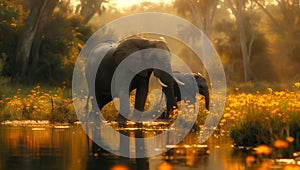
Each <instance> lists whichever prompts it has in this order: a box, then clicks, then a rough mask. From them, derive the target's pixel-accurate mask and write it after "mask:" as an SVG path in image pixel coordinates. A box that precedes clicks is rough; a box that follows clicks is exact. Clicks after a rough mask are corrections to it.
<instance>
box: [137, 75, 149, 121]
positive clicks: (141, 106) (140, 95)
mask: <svg viewBox="0 0 300 170" xmlns="http://www.w3.org/2000/svg"><path fill="white" fill-rule="evenodd" d="M148 80H149V79H145V78H142V80H141V81H139V83H140V84H139V86H138V87H137V89H136V94H135V105H134V108H135V109H136V110H137V112H143V111H144V110H145V104H146V100H147V95H148V87H149V85H148V83H149V81H148ZM133 114H134V119H135V121H138V122H139V121H141V117H142V115H141V113H136V112H134V113H133Z"/></svg>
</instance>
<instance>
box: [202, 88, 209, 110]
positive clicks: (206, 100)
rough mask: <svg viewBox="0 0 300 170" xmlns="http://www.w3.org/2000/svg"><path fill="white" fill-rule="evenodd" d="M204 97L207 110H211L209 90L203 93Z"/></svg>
mask: <svg viewBox="0 0 300 170" xmlns="http://www.w3.org/2000/svg"><path fill="white" fill-rule="evenodd" d="M203 96H204V97H205V108H206V109H207V110H209V92H208V90H207V91H205V92H204V93H203Z"/></svg>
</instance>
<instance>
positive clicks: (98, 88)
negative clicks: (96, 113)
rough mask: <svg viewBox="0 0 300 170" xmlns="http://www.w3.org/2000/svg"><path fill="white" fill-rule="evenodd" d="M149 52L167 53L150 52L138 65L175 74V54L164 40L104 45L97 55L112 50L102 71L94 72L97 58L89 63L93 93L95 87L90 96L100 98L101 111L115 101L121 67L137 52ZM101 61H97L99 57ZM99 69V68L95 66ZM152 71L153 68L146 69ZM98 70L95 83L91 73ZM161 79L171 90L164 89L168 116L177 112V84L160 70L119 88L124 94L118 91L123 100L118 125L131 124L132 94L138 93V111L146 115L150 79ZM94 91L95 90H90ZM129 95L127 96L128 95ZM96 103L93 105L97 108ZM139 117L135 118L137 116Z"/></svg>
mask: <svg viewBox="0 0 300 170" xmlns="http://www.w3.org/2000/svg"><path fill="white" fill-rule="evenodd" d="M149 48H157V49H162V50H166V51H167V53H156V52H147V53H142V55H145V56H141V57H143V59H142V60H141V61H138V60H137V61H136V62H137V63H135V64H140V65H142V64H143V63H145V62H147V63H149V62H150V63H152V64H153V66H159V65H162V66H163V68H164V69H165V70H166V71H167V72H169V73H171V72H172V69H171V63H170V60H171V54H170V53H169V52H168V51H169V49H168V47H167V44H166V43H165V42H164V41H162V40H153V39H144V38H130V39H126V40H124V41H121V42H119V43H118V44H114V43H103V44H101V46H100V47H98V49H96V52H95V53H94V54H93V55H97V53H101V52H103V51H105V50H108V49H109V51H108V53H107V54H106V55H105V56H104V58H103V60H102V62H101V63H100V65H99V67H98V68H93V66H94V65H96V66H97V64H94V63H95V62H97V61H95V58H94V59H93V58H91V59H89V61H88V62H87V69H86V77H87V81H88V86H89V89H91V88H92V87H93V84H92V83H95V84H94V85H95V86H94V88H95V94H90V95H91V96H96V103H97V105H98V107H99V109H100V110H101V109H102V108H103V107H104V106H105V105H106V104H107V103H109V102H110V101H112V95H111V91H112V90H114V89H111V87H112V86H111V84H112V82H113V81H112V78H113V75H114V72H115V70H116V68H117V67H118V66H119V64H120V63H121V62H122V61H123V60H124V59H125V58H126V57H128V56H129V55H131V54H133V53H134V52H137V51H140V50H143V49H149ZM145 57H146V58H148V61H144V60H145ZM96 58H97V57H96ZM94 67H95V66H94ZM146 68H149V67H146ZM95 69H97V73H96V79H95V82H92V81H91V79H90V78H91V77H93V76H91V73H93V72H94V71H95ZM126 71H128V72H130V71H131V68H130V67H128V69H127V70H126ZM152 73H153V74H154V76H156V77H158V78H159V79H160V80H161V81H162V82H163V83H164V84H166V85H167V87H166V88H165V89H164V92H165V94H166V96H167V113H169V112H170V111H171V110H172V109H174V107H175V108H177V104H176V99H175V95H174V81H173V78H172V77H171V76H170V75H169V74H167V73H166V72H164V71H161V70H159V69H153V68H150V69H147V70H143V71H141V72H140V73H139V74H137V75H136V76H135V77H134V78H133V80H132V81H131V83H130V87H129V89H128V87H118V88H119V89H120V90H119V91H117V92H116V93H117V96H118V97H120V111H121V112H123V113H122V114H123V115H124V117H123V116H122V115H120V114H119V116H118V118H117V121H119V122H124V121H126V120H127V116H128V114H129V111H130V110H129V99H128V93H130V92H131V91H132V90H134V89H136V96H135V109H136V110H138V111H144V107H145V102H146V98H147V95H148V86H149V79H150V76H151V74H152ZM90 91H91V90H90ZM126 94H127V95H126ZM94 104H95V102H93V105H94ZM134 117H135V116H134ZM164 118H169V114H166V115H165V117H164Z"/></svg>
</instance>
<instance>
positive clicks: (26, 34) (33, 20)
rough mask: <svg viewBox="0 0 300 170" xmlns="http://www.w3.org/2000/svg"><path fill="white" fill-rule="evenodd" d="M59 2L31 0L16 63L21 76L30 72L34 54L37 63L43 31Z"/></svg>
mask: <svg viewBox="0 0 300 170" xmlns="http://www.w3.org/2000/svg"><path fill="white" fill-rule="evenodd" d="M57 3H58V0H44V1H41V0H31V1H30V14H29V16H28V18H27V20H26V22H25V25H24V28H23V30H22V32H21V34H20V36H19V40H18V44H17V48H16V64H17V67H18V68H19V69H18V71H17V72H18V74H19V76H21V77H24V76H26V75H27V74H28V73H27V69H28V65H29V62H30V60H31V58H30V57H31V56H32V55H33V58H32V61H31V62H33V63H36V61H37V59H38V49H39V45H40V42H41V38H42V37H41V33H42V32H43V29H44V26H45V24H46V23H47V21H48V20H49V18H50V17H51V15H52V13H53V10H54V8H55V6H56V4H57ZM34 55H36V56H34Z"/></svg>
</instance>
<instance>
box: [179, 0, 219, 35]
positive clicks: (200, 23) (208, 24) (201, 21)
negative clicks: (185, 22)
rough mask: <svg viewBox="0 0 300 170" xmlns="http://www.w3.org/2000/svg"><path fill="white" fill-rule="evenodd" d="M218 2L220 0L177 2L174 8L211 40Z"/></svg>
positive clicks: (185, 0) (182, 0) (183, 0)
mask: <svg viewBox="0 0 300 170" xmlns="http://www.w3.org/2000/svg"><path fill="white" fill-rule="evenodd" d="M218 2H219V1H218V0H175V2H174V7H175V8H176V9H177V11H178V13H179V14H181V15H183V16H185V17H186V18H189V19H190V20H191V22H192V23H194V24H195V25H196V26H197V27H199V28H200V29H201V30H202V31H203V32H204V33H205V34H206V36H207V37H209V38H211V30H212V24H213V20H214V18H215V13H216V10H217V5H218Z"/></svg>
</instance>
